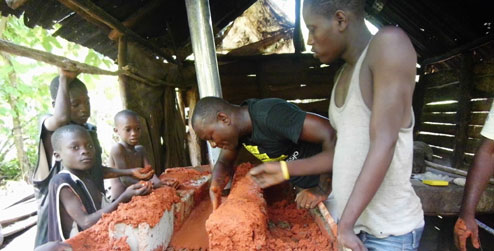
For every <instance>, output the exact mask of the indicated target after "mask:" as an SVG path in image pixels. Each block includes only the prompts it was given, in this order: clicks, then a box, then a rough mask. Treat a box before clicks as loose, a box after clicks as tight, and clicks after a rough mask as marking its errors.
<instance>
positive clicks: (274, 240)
mask: <svg viewBox="0 0 494 251" xmlns="http://www.w3.org/2000/svg"><path fill="white" fill-rule="evenodd" d="M268 215H269V234H268V240H267V243H268V244H267V247H266V248H265V249H264V250H314V251H316V250H332V249H331V248H332V243H331V241H330V240H329V239H328V238H327V237H326V236H325V235H323V234H322V233H321V230H320V228H319V227H318V226H317V224H316V223H315V222H314V220H313V218H312V216H310V214H309V212H308V211H307V210H305V209H297V206H296V204H295V203H293V202H288V201H287V200H283V201H280V202H276V203H274V204H273V205H271V206H269V207H268Z"/></svg>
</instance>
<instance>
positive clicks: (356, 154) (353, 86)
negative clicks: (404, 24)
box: [303, 0, 424, 250]
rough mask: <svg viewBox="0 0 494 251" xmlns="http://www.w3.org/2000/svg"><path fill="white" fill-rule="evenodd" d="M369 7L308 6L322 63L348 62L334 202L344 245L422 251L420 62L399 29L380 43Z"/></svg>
mask: <svg viewBox="0 0 494 251" xmlns="http://www.w3.org/2000/svg"><path fill="white" fill-rule="evenodd" d="M364 5H365V0H305V1H304V8H303V15H304V20H305V23H306V25H307V27H308V29H309V39H308V42H307V43H308V44H309V45H312V50H313V52H314V54H315V56H316V57H317V58H319V60H320V61H321V62H323V63H331V62H333V61H334V60H336V59H342V60H343V61H345V64H344V66H343V67H342V69H341V70H340V72H339V73H338V74H337V75H338V76H337V79H336V82H335V85H334V88H333V93H332V95H331V101H330V108H329V119H330V122H331V125H332V126H333V127H334V128H335V130H336V131H337V141H336V146H335V152H334V161H333V195H334V197H335V203H336V209H337V214H338V215H337V216H339V222H338V242H339V245H340V246H341V247H345V248H349V249H352V250H367V249H369V250H416V249H417V248H418V244H419V242H420V238H421V234H422V230H423V226H424V218H423V211H422V206H421V203H420V199H419V198H418V196H417V195H416V194H415V192H414V190H413V188H412V185H411V183H410V175H411V170H412V161H413V135H412V133H413V125H414V118H413V111H412V95H413V90H414V87H415V75H416V69H415V67H416V62H417V57H416V54H415V50H414V48H413V45H412V43H411V42H410V39H409V38H408V36H407V35H406V34H405V33H404V32H403V31H402V30H401V29H399V28H396V27H385V28H382V29H381V30H380V31H379V32H378V33H377V34H376V35H375V36H374V37H372V35H371V34H370V32H369V31H368V29H367V28H366V25H365V23H364Z"/></svg>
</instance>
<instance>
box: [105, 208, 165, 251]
mask: <svg viewBox="0 0 494 251" xmlns="http://www.w3.org/2000/svg"><path fill="white" fill-rule="evenodd" d="M173 211H174V208H173V207H172V208H171V209H170V210H168V211H165V212H164V213H163V216H162V217H161V220H160V221H159V222H158V224H156V226H154V227H150V226H149V224H147V223H140V224H139V225H138V226H137V227H133V226H131V225H127V224H124V223H118V224H115V226H114V229H109V231H110V238H113V239H120V238H123V237H127V244H129V246H130V250H132V251H153V250H156V249H157V248H160V247H161V248H162V250H165V249H166V248H167V247H168V244H170V240H171V238H172V234H173V218H174V216H173Z"/></svg>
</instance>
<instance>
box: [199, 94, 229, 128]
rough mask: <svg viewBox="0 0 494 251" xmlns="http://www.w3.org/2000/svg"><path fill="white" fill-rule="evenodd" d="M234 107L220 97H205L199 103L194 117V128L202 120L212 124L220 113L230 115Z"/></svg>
mask: <svg viewBox="0 0 494 251" xmlns="http://www.w3.org/2000/svg"><path fill="white" fill-rule="evenodd" d="M232 108H233V105H232V104H230V103H228V101H226V100H224V99H222V98H218V97H204V98H202V99H200V100H199V102H197V104H196V107H195V108H194V113H193V115H192V126H195V125H196V123H197V122H198V121H200V120H202V121H204V122H210V121H212V120H213V119H216V116H217V114H218V112H225V113H230V111H231V110H232Z"/></svg>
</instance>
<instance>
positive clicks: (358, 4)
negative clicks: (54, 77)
mask: <svg viewBox="0 0 494 251" xmlns="http://www.w3.org/2000/svg"><path fill="white" fill-rule="evenodd" d="M304 5H305V6H311V10H312V11H313V12H315V13H317V14H320V15H323V16H327V17H331V16H333V14H334V13H335V12H336V11H337V10H348V11H351V12H353V13H355V15H356V16H358V17H364V14H365V10H364V8H365V0H304Z"/></svg>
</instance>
